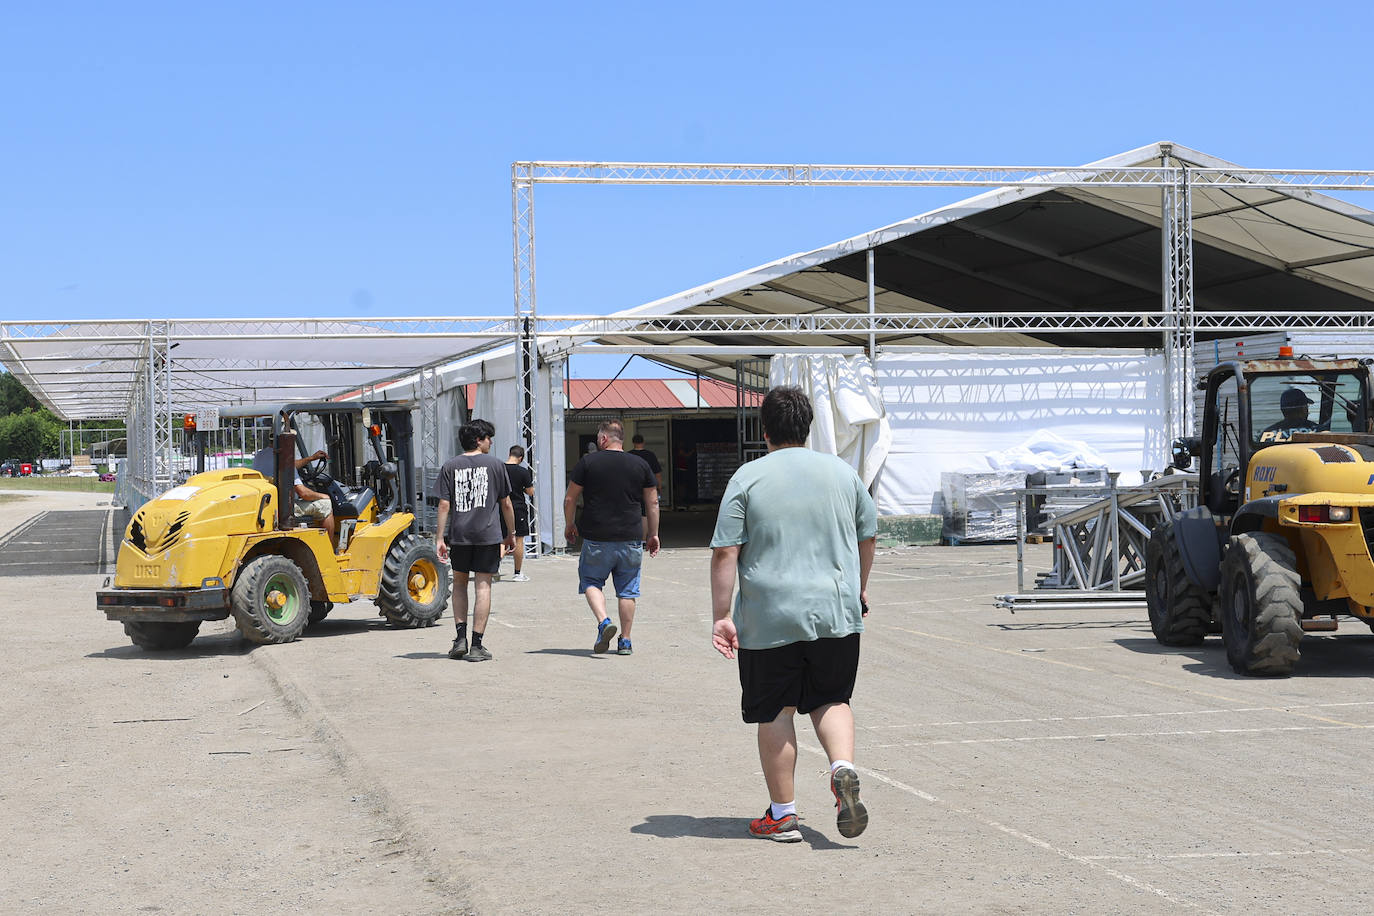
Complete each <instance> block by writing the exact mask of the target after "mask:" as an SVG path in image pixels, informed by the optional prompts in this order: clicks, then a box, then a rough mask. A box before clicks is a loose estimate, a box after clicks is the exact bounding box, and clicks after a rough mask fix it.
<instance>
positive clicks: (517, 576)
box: [510, 573, 530, 582]
mask: <svg viewBox="0 0 1374 916" xmlns="http://www.w3.org/2000/svg"><path fill="white" fill-rule="evenodd" d="M510 580H511V581H512V582H528V581H530V577H529V576H527V575H525V574H524V573H516V574H515V575H513V576H511V577H510Z"/></svg>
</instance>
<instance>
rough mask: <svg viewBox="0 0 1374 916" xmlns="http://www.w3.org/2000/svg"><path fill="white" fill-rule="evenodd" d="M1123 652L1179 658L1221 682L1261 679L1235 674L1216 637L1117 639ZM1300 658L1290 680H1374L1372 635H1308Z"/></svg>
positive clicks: (1188, 665) (1222, 646)
mask: <svg viewBox="0 0 1374 916" xmlns="http://www.w3.org/2000/svg"><path fill="white" fill-rule="evenodd" d="M1114 642H1115V643H1116V644H1117V645H1119V646H1121V647H1122V648H1123V649H1129V650H1130V651H1132V652H1137V653H1139V654H1141V655H1182V656H1184V657H1185V658H1189V659H1192V663H1190V664H1186V665H1184V666H1183V670H1184V671H1190V672H1192V673H1194V674H1205V675H1208V676H1210V677H1214V678H1219V679H1221V680H1231V681H1236V680H1263V679H1265V678H1264V676H1263V675H1259V676H1256V675H1246V674H1237V673H1236V672H1235V671H1234V670H1233V669H1232V668H1231V665H1230V663H1229V662H1228V661H1227V660H1226V647H1225V645H1223V644H1222V641H1221V637H1220V636H1209V637H1207V639H1205V640H1204V641H1203V643H1202V645H1200V646H1162V645H1160V644H1159V643H1158V642H1157V641H1156V640H1154V639H1117V640H1114ZM1298 650H1299V652H1300V653H1301V658H1299V659H1298V664H1297V666H1296V667H1295V668H1294V669H1293V674H1292V675H1291V676H1292V677H1333V678H1334V677H1363V678H1368V677H1374V635H1369V634H1358V635H1356V634H1348V635H1341V636H1315V635H1310V634H1309V635H1308V636H1306V637H1304V638H1303V640H1302V642H1301V643H1300V644H1299V646H1298Z"/></svg>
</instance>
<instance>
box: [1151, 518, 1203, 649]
mask: <svg viewBox="0 0 1374 916" xmlns="http://www.w3.org/2000/svg"><path fill="white" fill-rule="evenodd" d="M1145 603H1146V604H1147V605H1148V606H1149V609H1150V629H1151V630H1153V631H1154V634H1155V639H1156V640H1158V641H1159V643H1160V645H1164V646H1196V645H1198V644H1199V643H1201V642H1202V640H1203V638H1204V637H1205V636H1206V635H1207V631H1208V630H1209V629H1210V627H1211V622H1212V596H1211V595H1210V594H1209V593H1208V592H1207V591H1206V590H1205V589H1203V588H1202V587H1201V586H1197V585H1194V584H1193V583H1192V582H1190V581H1189V579H1188V574H1187V573H1185V572H1184V571H1183V557H1182V555H1181V554H1180V553H1179V550H1178V539H1177V538H1176V537H1174V523H1173V522H1168V523H1166V524H1164V525H1161V526H1160V527H1158V528H1156V529H1155V530H1154V531H1153V532H1152V533H1151V534H1150V541H1149V544H1148V545H1146V548H1145Z"/></svg>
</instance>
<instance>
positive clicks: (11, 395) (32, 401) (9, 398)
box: [0, 370, 42, 417]
mask: <svg viewBox="0 0 1374 916" xmlns="http://www.w3.org/2000/svg"><path fill="white" fill-rule="evenodd" d="M41 409H42V405H41V404H39V403H38V399H37V398H35V397H34V396H33V395H31V394H29V390H28V389H27V388H25V387H24V386H23V385H21V384H20V383H19V379H17V378H15V377H14V376H13V375H10V374H9V373H8V372H5V371H3V370H0V417H4V416H8V415H10V414H12V413H19V412H20V411H23V410H41Z"/></svg>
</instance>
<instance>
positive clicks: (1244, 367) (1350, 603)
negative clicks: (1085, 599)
mask: <svg viewBox="0 0 1374 916" xmlns="http://www.w3.org/2000/svg"><path fill="white" fill-rule="evenodd" d="M1280 354H1281V358H1280V359H1277V360H1253V361H1248V362H1231V363H1223V364H1222V365H1220V366H1218V367H1217V368H1216V369H1214V370H1212V371H1211V372H1210V373H1209V374H1208V376H1207V377H1206V378H1205V379H1204V380H1203V382H1202V383H1201V387H1202V388H1203V389H1204V390H1205V391H1206V400H1205V406H1204V410H1203V421H1202V435H1201V436H1198V437H1191V438H1187V439H1180V440H1178V441H1177V442H1175V443H1174V465H1175V466H1176V467H1178V468H1181V469H1187V468H1188V467H1190V465H1191V462H1192V460H1193V459H1194V458H1197V459H1199V460H1200V462H1201V466H1200V468H1199V471H1198V488H1199V492H1198V505H1197V506H1196V507H1195V508H1193V509H1189V510H1188V511H1186V512H1183V513H1180V514H1179V515H1178V516H1176V517H1175V518H1174V519H1173V520H1172V521H1170V522H1167V523H1166V524H1164V525H1162V526H1160V527H1159V528H1157V529H1155V531H1154V532H1152V534H1151V538H1150V542H1149V547H1148V550H1147V552H1146V580H1145V581H1146V584H1145V596H1146V601H1147V603H1148V605H1149V613H1150V626H1151V628H1152V629H1153V631H1154V634H1155V638H1156V640H1158V641H1159V642H1160V643H1162V644H1164V645H1168V646H1186V645H1197V644H1199V643H1201V642H1202V641H1203V639H1204V638H1205V637H1206V636H1207V635H1208V634H1209V633H1216V632H1220V633H1221V638H1222V642H1223V643H1224V644H1225V646H1226V657H1227V661H1228V662H1229V663H1230V664H1231V666H1232V668H1234V669H1235V671H1236V672H1237V673H1240V674H1248V675H1286V674H1290V673H1291V672H1292V670H1293V668H1294V666H1295V665H1296V664H1297V662H1298V657H1299V645H1300V643H1301V642H1302V638H1303V634H1304V633H1308V632H1330V631H1333V630H1335V629H1337V627H1338V626H1339V625H1340V621H1339V619H1338V618H1341V617H1346V618H1349V617H1353V618H1355V619H1356V620H1357V621H1358V622H1360V623H1361V624H1362V625H1369V626H1374V561H1371V556H1370V553H1371V545H1374V435H1371V434H1370V419H1371V418H1370V410H1369V403H1370V402H1369V398H1370V371H1369V366H1368V364H1367V363H1365V362H1364V361H1361V360H1353V359H1304V358H1298V359H1292V358H1283V357H1291V354H1285V353H1283V351H1282V350H1281V351H1280Z"/></svg>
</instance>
